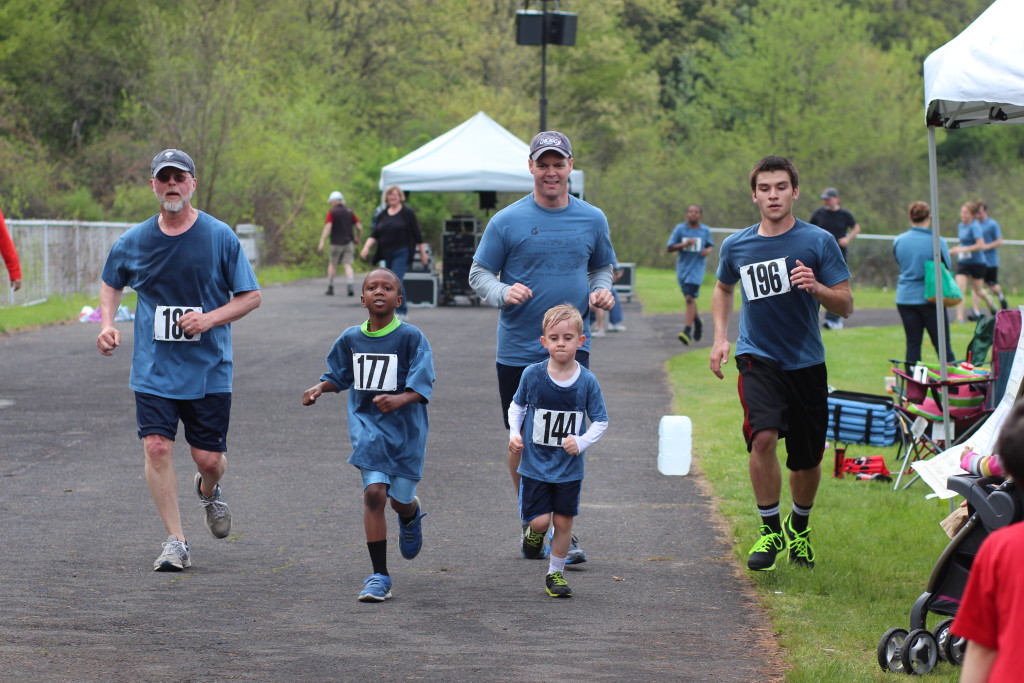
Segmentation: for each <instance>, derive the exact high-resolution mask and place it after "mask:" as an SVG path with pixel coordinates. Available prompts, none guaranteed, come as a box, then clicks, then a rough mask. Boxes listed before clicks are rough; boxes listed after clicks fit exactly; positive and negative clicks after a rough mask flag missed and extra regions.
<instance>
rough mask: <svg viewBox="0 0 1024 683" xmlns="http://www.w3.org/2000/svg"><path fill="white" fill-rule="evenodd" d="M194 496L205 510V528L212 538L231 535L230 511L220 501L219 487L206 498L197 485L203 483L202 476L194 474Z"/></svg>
mask: <svg viewBox="0 0 1024 683" xmlns="http://www.w3.org/2000/svg"><path fill="white" fill-rule="evenodd" d="M195 482H196V495H197V496H199V502H200V503H202V505H203V507H204V508H206V528H207V529H209V530H210V533H211V534H213V536H214V538H226V537H227V535H228V534H229V533H231V510H229V509H228V504H227V503H225V502H224V501H223V500H221V496H220V485H219V484H218V485H217V487H216V488H215V489H214V491H213V495H212V496H210V497H209V498H207V497H206V496H204V495H203V492H202V490H201V489H200V488H199V485H200V484H201V483H202V482H203V475H201V474H199V473H198V472H196V478H195Z"/></svg>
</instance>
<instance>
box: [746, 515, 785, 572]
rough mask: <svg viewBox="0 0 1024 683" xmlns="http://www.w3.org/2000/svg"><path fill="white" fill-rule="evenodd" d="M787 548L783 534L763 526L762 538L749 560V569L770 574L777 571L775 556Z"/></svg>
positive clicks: (751, 552) (751, 551)
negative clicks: (774, 570)
mask: <svg viewBox="0 0 1024 683" xmlns="http://www.w3.org/2000/svg"><path fill="white" fill-rule="evenodd" d="M785 547H786V542H785V540H783V538H782V534H777V533H775V532H774V531H772V528H771V527H770V526H768V525H767V524H762V525H761V537H760V538H759V539H757V543H755V544H754V547H753V548H751V549H750V552H749V553H748V555H749V557H748V558H747V569H751V570H753V571H755V572H770V571H771V570H773V569H775V556H776V555H778V554H779V552H781V551H782V549H783V548H785Z"/></svg>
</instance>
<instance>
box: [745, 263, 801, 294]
mask: <svg viewBox="0 0 1024 683" xmlns="http://www.w3.org/2000/svg"><path fill="white" fill-rule="evenodd" d="M740 279H741V280H742V281H743V292H744V293H745V294H746V295H747V301H756V300H758V299H766V298H768V297H770V296H776V295H777V294H785V293H786V292H788V291H789V290H790V282H789V272H787V270H786V257H785V256H783V257H782V258H777V259H772V260H771V261H761V262H760V263H751V264H749V265H746V266H743V267H742V268H740Z"/></svg>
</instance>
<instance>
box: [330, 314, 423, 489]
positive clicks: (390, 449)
mask: <svg viewBox="0 0 1024 683" xmlns="http://www.w3.org/2000/svg"><path fill="white" fill-rule="evenodd" d="M320 379H321V380H327V381H329V382H331V383H332V384H333V385H334V386H336V387H338V390H339V391H345V390H346V389H351V391H349V394H348V433H349V439H350V440H351V441H352V455H351V456H350V457H349V459H348V462H350V463H351V464H353V465H355V466H356V467H362V468H365V469H368V470H373V471H375V472H384V473H385V474H389V475H391V476H397V477H404V478H406V479H412V480H414V481H419V480H420V479H422V478H423V460H424V457H425V455H426V452H427V428H428V426H429V425H428V422H427V404H426V402H424V401H414V402H413V403H408V404H406V405H404V406H402V408H400V409H399V410H393V411H391V412H389V413H382V412H381V411H380V408H378V407H377V406H376V405H375V404H374V402H373V397H374V396H376V395H378V394H402V393H405V391H406V390H407V389H409V390H412V391H415V392H416V393H418V394H420V395H421V396H423V398H424V399H426V401H429V400H430V392H431V390H432V389H433V386H434V356H433V353H432V352H431V350H430V343H429V342H427V338H426V337H425V336H423V333H422V332H420V331H419V329H417V328H416V327H414V326H412V325H410V324H408V323H403V322H401V321H399V320H398V318H395V319H394V321H393V322H392V323H391V324H390V325H388V326H387V327H385V328H384V329H383V330H379V331H377V332H370V331H369V330H368V328H367V324H366V323H363V324H362V325H356V326H353V327H350V328H348V329H347V330H345V331H344V332H342V334H341V336H340V337H338V339H337V340H336V341H335V342H334V345H333V346H332V347H331V350H330V352H329V353H328V354H327V372H325V373H324V374H323V375H322V376H321V377H320Z"/></svg>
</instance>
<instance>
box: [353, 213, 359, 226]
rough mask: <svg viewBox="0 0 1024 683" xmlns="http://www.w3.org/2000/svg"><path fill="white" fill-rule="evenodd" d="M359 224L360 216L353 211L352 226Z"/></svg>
mask: <svg viewBox="0 0 1024 683" xmlns="http://www.w3.org/2000/svg"><path fill="white" fill-rule="evenodd" d="M358 222H359V216H357V215H356V212H355V211H353V212H352V225H355V224H356V223H358Z"/></svg>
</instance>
